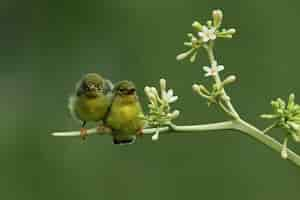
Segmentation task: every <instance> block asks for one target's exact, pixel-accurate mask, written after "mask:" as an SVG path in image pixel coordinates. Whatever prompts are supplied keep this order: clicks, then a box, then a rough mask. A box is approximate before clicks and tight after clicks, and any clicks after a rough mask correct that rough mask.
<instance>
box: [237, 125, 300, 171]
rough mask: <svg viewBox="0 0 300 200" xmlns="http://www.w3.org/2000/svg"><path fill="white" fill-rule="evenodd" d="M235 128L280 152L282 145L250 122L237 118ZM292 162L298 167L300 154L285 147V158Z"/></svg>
mask: <svg viewBox="0 0 300 200" xmlns="http://www.w3.org/2000/svg"><path fill="white" fill-rule="evenodd" d="M235 129H236V130H240V131H242V132H243V133H246V134H247V135H249V136H251V137H253V138H255V139H256V140H258V141H259V142H261V143H263V144H264V145H266V146H268V147H269V148H271V149H273V150H275V151H277V152H279V153H281V151H282V148H283V145H282V144H280V143H279V142H278V141H277V140H275V139H274V138H272V137H270V136H268V135H266V134H264V133H263V132H262V131H261V130H259V129H257V128H256V127H254V126H252V125H251V124H249V123H247V122H245V121H244V120H242V119H239V120H237V123H236V124H235ZM286 159H288V160H290V161H291V162H293V163H294V164H296V165H297V166H299V167H300V156H299V155H297V154H296V153H295V152H293V151H292V150H290V149H288V148H287V158H286Z"/></svg>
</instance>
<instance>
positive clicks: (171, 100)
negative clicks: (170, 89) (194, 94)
mask: <svg viewBox="0 0 300 200" xmlns="http://www.w3.org/2000/svg"><path fill="white" fill-rule="evenodd" d="M177 99H178V96H173V97H171V98H170V99H169V103H174V102H175V101H177Z"/></svg>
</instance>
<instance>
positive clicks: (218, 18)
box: [212, 10, 223, 28]
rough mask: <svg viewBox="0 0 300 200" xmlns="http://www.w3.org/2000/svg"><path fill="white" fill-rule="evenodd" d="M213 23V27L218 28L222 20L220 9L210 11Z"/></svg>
mask: <svg viewBox="0 0 300 200" xmlns="http://www.w3.org/2000/svg"><path fill="white" fill-rule="evenodd" d="M212 17H213V23H214V27H215V28H219V27H220V26H221V24H222V20H223V12H222V11H221V10H214V11H213V12H212Z"/></svg>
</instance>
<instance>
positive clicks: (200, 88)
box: [199, 85, 210, 95]
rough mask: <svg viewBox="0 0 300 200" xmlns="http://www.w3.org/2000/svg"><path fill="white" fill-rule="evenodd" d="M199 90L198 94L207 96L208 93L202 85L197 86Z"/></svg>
mask: <svg viewBox="0 0 300 200" xmlns="http://www.w3.org/2000/svg"><path fill="white" fill-rule="evenodd" d="M199 90H200V92H202V93H204V94H207V95H209V93H210V92H209V91H208V90H207V89H206V87H205V86H204V85H199Z"/></svg>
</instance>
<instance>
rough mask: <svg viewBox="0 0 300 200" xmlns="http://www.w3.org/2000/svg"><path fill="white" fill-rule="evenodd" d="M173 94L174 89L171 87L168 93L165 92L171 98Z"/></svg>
mask: <svg viewBox="0 0 300 200" xmlns="http://www.w3.org/2000/svg"><path fill="white" fill-rule="evenodd" d="M173 94H174V91H173V90H172V89H169V90H168V94H167V95H168V98H171V97H172V96H173Z"/></svg>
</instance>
